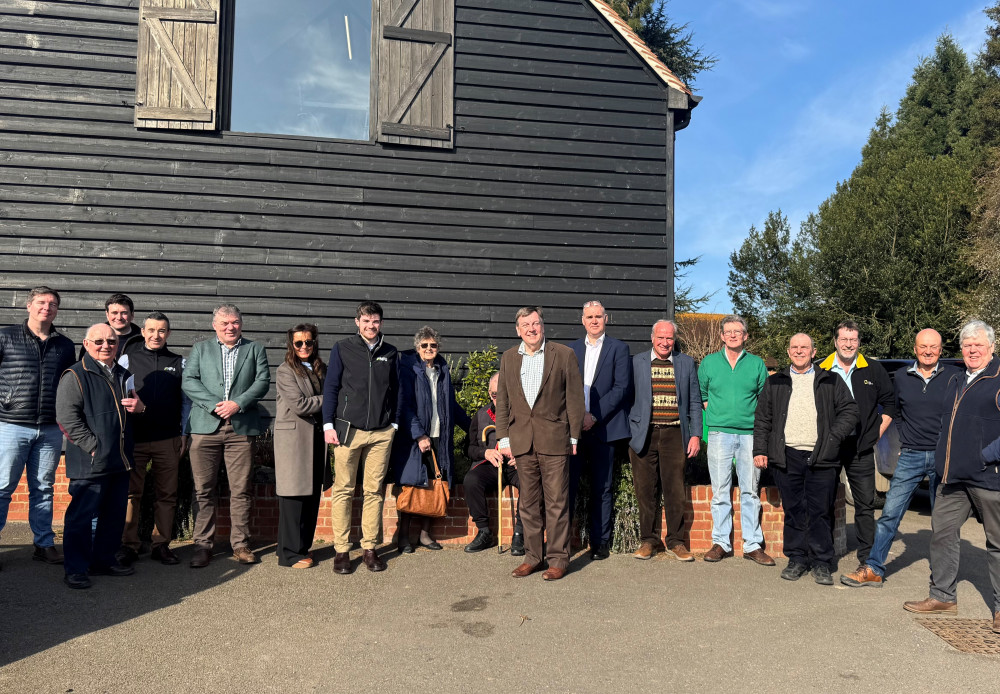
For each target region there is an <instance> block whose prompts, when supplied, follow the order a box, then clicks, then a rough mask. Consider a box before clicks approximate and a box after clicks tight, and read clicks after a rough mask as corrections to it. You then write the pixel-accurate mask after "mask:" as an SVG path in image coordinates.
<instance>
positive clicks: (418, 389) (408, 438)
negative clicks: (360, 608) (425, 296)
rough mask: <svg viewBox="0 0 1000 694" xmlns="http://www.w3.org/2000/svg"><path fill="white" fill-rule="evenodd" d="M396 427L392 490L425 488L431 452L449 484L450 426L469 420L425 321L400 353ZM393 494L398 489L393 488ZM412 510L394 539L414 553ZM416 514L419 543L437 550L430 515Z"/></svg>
mask: <svg viewBox="0 0 1000 694" xmlns="http://www.w3.org/2000/svg"><path fill="white" fill-rule="evenodd" d="M398 421H399V431H397V432H396V436H395V438H394V439H393V442H392V460H391V462H392V471H393V475H394V477H395V481H396V486H397V490H398V489H399V488H400V487H402V486H413V487H425V486H427V485H428V484H429V481H430V479H431V477H432V476H433V474H434V468H433V464H431V463H430V462H429V461H430V456H429V455H427V456H425V453H429V452H430V451H431V450H432V449H433V451H434V453H435V454H436V455H437V463H438V467H439V468H440V469H441V474H442V476H443V477H444V479H445V480H446V481H447V482H448V484H449V486H450V485H451V483H452V477H453V472H452V465H453V462H454V461H453V455H452V449H453V448H454V428H455V425H456V424H457V425H458V426H461V427H462V428H463V429H467V428H468V427H469V424H470V420H469V417H468V415H467V414H465V412H464V411H463V410H462V408H461V407H459V406H458V403H457V402H456V401H455V388H454V387H453V386H452V383H451V371H450V369H449V368H448V362H446V361H445V359H444V357H442V356H441V354H440V335H439V334H438V332H437V331H436V330H434V329H433V328H431V327H430V326H426V325H425V326H424V327H422V328H421V329H420V330H418V331H417V334H416V335H415V336H414V337H413V349H412V350H407V351H405V352H402V353H401V354H400V355H399V419H398ZM397 496H398V491H397ZM412 517H413V514H409V513H402V512H400V513H399V519H398V523H397V528H398V533H399V534H398V536H397V540H396V544H397V546H398V547H399V551H400V552H401V553H407V554H409V553H411V552H413V545H411V544H410V522H411V519H412ZM418 518H420V524H421V529H420V544H421V545H422V546H423V547H426V548H428V549H441V545H440V544H438V543H437V542H435V541H434V539H433V538H432V537H431V535H430V527H431V518H429V517H427V516H418Z"/></svg>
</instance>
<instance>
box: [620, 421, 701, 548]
mask: <svg viewBox="0 0 1000 694" xmlns="http://www.w3.org/2000/svg"><path fill="white" fill-rule="evenodd" d="M682 438H683V437H682V436H681V428H680V427H655V426H654V427H650V428H649V438H648V439H647V440H646V447H645V448H643V450H642V451H641V452H640V453H638V454H637V453H636V452H635V451H633V450H632V449H631V448H629V450H628V456H629V459H630V460H631V461H632V482H633V484H634V486H635V498H636V501H637V502H638V503H639V539H640V540H641V541H642V542H652V543H653V544H659V542H660V537H659V535H658V534H657V532H656V521H657V517H658V516H659V515H660V493H661V492H662V494H663V508H664V510H665V511H666V517H667V528H666V530H667V536H666V542H665V543H664V544H665V545H666V547H667V549H673V548H674V546H675V545H679V544H683V545H685V546H686V545H687V543H686V542H684V534H683V530H684V507H685V506H686V505H687V498H686V495H685V493H684V464H685V462H686V461H687V451H686V450H685V446H684V442H683V441H682Z"/></svg>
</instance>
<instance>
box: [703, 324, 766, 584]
mask: <svg viewBox="0 0 1000 694" xmlns="http://www.w3.org/2000/svg"><path fill="white" fill-rule="evenodd" d="M746 341H747V324H746V321H744V320H743V319H742V318H740V317H739V316H733V315H730V316H726V317H725V318H723V319H722V343H723V345H724V347H723V348H722V349H721V350H719V351H718V352H713V353H712V354H709V355H708V356H707V357H705V358H704V359H703V360H702V362H701V366H699V367H698V382H699V384H700V385H701V401H702V404H703V405H704V407H705V420H706V422H707V424H708V473H709V475H710V476H711V478H712V548H711V549H710V550H709V551H708V552H707V553H706V554H705V561H711V562H715V561H721V560H722V559H724V558H725V557H727V556H730V555H731V554H732V551H733V545H732V542H731V540H730V536H731V535H732V532H733V519H732V513H733V503H732V488H733V459H734V458H735V460H736V477H737V480H738V481H739V485H740V519H741V523H742V527H743V557H744V559H751V560H753V561H755V562H757V563H758V564H761V565H762V566H774V559H772V558H771V557H769V556H768V555H767V553H766V552H764V550H763V549H762V547H761V544H762V543H763V542H764V533H763V531H761V528H760V497H758V496H757V485H758V483H759V482H760V470H759V469H757V468H756V467H754V464H753V419H754V410H755V409H756V408H757V396H758V395H760V391H761V390H762V389H763V388H764V382H765V381H766V380H767V368H766V367H765V366H764V360H763V359H761V358H760V357H758V356H756V355H753V354H750V353H749V352H747V351H746V350H745V349H743V345H744V343H745V342H746Z"/></svg>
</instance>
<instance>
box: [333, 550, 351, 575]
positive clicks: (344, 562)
mask: <svg viewBox="0 0 1000 694" xmlns="http://www.w3.org/2000/svg"><path fill="white" fill-rule="evenodd" d="M352 571H354V567H353V566H352V565H351V555H350V554H349V553H348V552H337V554H336V555H335V556H334V557H333V572H334V573H337V574H349V573H351V572H352Z"/></svg>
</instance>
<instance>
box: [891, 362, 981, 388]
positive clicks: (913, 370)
mask: <svg viewBox="0 0 1000 694" xmlns="http://www.w3.org/2000/svg"><path fill="white" fill-rule="evenodd" d="M919 363H920V362H917V361H914V362H913V365H912V366H910V368H908V369H907V370H906V372H907V373H911V374H916V375H918V376H920V378H921V379H923V381H924V383H930V382H931V379H932V378H934V377H935V376H937V372H938V367H939V366H941V362H937V363H936V364H935V365H934V369H933V370H932V371H931V375H930V376H928V377H927V378H924V374H923V373H922V372H921V371H920V369H919V368H918V364H919ZM977 373H978V372H977Z"/></svg>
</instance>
